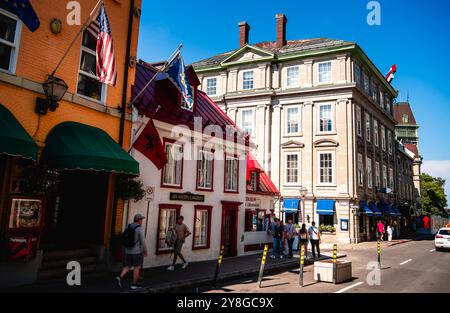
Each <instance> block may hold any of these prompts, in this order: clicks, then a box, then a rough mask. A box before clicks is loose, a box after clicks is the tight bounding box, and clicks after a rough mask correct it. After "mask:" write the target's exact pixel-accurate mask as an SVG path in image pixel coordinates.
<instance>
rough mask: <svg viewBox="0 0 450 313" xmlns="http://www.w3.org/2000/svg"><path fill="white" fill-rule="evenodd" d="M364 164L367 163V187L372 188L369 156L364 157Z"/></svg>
mask: <svg viewBox="0 0 450 313" xmlns="http://www.w3.org/2000/svg"><path fill="white" fill-rule="evenodd" d="M366 165H367V187H368V188H370V189H372V188H373V172H372V159H371V158H367V159H366Z"/></svg>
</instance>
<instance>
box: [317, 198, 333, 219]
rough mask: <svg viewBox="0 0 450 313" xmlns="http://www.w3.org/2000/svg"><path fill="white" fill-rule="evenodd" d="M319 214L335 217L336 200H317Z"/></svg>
mask: <svg viewBox="0 0 450 313" xmlns="http://www.w3.org/2000/svg"><path fill="white" fill-rule="evenodd" d="M317 214H319V215H334V200H317Z"/></svg>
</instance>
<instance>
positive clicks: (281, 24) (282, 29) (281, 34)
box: [275, 14, 287, 48]
mask: <svg viewBox="0 0 450 313" xmlns="http://www.w3.org/2000/svg"><path fill="white" fill-rule="evenodd" d="M275 18H276V19H277V48H281V47H283V46H285V45H286V23H287V18H286V16H285V15H284V14H277V15H276V16H275Z"/></svg>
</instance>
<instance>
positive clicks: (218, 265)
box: [214, 246, 225, 286]
mask: <svg viewBox="0 0 450 313" xmlns="http://www.w3.org/2000/svg"><path fill="white" fill-rule="evenodd" d="M224 250H225V247H224V246H221V247H220V253H219V258H218V259H217V265H216V272H215V273H214V286H216V283H217V277H218V276H219V270H220V266H221V265H222V260H223V251H224Z"/></svg>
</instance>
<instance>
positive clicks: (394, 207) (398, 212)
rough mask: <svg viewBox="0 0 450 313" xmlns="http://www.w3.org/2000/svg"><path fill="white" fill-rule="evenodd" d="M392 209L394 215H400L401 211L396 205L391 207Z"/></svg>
mask: <svg viewBox="0 0 450 313" xmlns="http://www.w3.org/2000/svg"><path fill="white" fill-rule="evenodd" d="M392 211H393V212H394V215H395V216H402V213H400V211H399V209H398V208H397V207H396V206H393V207H392Z"/></svg>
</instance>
